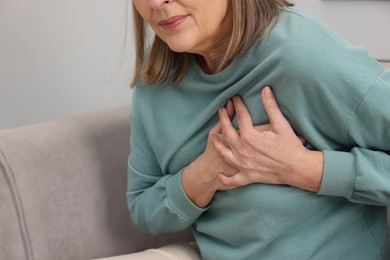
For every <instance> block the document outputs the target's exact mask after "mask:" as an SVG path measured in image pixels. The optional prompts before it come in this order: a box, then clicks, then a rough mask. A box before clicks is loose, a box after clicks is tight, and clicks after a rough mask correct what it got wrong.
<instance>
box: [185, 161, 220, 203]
mask: <svg viewBox="0 0 390 260" xmlns="http://www.w3.org/2000/svg"><path fill="white" fill-rule="evenodd" d="M197 166H198V160H195V161H194V162H192V163H191V164H190V165H188V166H187V167H186V168H185V169H184V171H183V175H182V186H183V190H184V192H185V193H186V195H187V197H188V198H189V199H190V200H191V201H192V202H193V203H194V204H195V205H196V206H197V207H199V208H205V207H207V206H208V205H209V204H210V202H211V200H212V199H213V197H214V194H215V192H216V191H217V189H216V188H215V187H216V185H214V182H215V178H208V176H207V175H206V176H205V174H203V173H205V172H207V171H203V170H202V169H201V168H200V167H197Z"/></svg>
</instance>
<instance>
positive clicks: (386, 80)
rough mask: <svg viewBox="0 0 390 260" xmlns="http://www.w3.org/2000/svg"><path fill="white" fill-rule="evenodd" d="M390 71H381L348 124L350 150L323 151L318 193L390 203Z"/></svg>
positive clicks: (359, 201) (357, 200)
mask: <svg viewBox="0 0 390 260" xmlns="http://www.w3.org/2000/svg"><path fill="white" fill-rule="evenodd" d="M389 101H390V70H384V72H382V73H381V74H380V75H379V76H378V78H377V80H376V81H375V82H374V83H373V84H372V86H371V87H370V89H369V90H368V92H367V93H366V94H365V96H364V97H363V99H362V100H361V102H360V103H359V105H358V107H357V109H356V111H355V113H354V116H353V117H352V120H351V122H350V124H349V128H348V135H349V141H350V145H351V147H353V148H352V149H351V150H350V151H346V152H341V151H324V175H323V181H322V185H321V189H320V192H319V194H320V195H331V196H342V197H345V198H347V199H349V200H350V201H352V202H355V203H361V204H372V205H380V206H386V205H390V105H389Z"/></svg>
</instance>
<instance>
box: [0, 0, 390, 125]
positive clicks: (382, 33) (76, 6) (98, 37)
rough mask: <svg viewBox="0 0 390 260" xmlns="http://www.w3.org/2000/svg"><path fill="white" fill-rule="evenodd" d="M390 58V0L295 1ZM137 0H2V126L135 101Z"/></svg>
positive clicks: (376, 54)
mask: <svg viewBox="0 0 390 260" xmlns="http://www.w3.org/2000/svg"><path fill="white" fill-rule="evenodd" d="M293 2H295V3H296V4H297V6H298V7H302V8H305V9H308V10H310V11H312V12H313V13H315V14H316V15H317V16H319V17H320V18H322V19H323V20H325V22H326V23H327V24H328V25H329V26H331V27H332V28H333V29H335V30H336V31H337V32H339V33H340V34H341V35H343V36H344V37H346V38H347V39H349V40H350V41H352V42H353V43H355V44H358V45H363V46H365V47H366V48H367V49H368V51H369V52H370V54H371V55H372V56H373V57H374V58H377V59H381V60H390V33H389V28H390V15H389V14H390V1H388V0H385V1H375V0H366V1H364V0H363V1H362V0H359V1H353V0H293ZM130 3H131V1H130V0H115V1H112V0H67V1H59V0H34V1H28V0H0V129H4V128H11V127H17V126H23V125H27V124H32V123H37V122H42V121H47V120H52V119H56V118H60V117H66V116H71V115H74V114H78V113H84V112H90V111H96V110H100V109H104V108H107V107H112V106H117V105H123V104H130V99H131V91H130V90H129V88H128V84H129V82H130V78H131V72H132V68H133V64H132V63H131V61H132V53H131V50H132V39H131V33H130V31H131V28H130V27H131V17H130V16H131V14H130V12H129V11H130V10H129V9H130V7H129V5H130Z"/></svg>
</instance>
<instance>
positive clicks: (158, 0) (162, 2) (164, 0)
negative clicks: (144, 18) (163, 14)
mask: <svg viewBox="0 0 390 260" xmlns="http://www.w3.org/2000/svg"><path fill="white" fill-rule="evenodd" d="M145 1H147V2H149V5H150V6H151V7H153V8H154V9H161V8H164V7H165V6H167V5H169V4H171V3H172V2H173V0H145Z"/></svg>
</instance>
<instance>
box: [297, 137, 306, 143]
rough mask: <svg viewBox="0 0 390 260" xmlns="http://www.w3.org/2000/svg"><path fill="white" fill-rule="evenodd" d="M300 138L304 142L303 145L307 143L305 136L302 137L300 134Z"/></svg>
mask: <svg viewBox="0 0 390 260" xmlns="http://www.w3.org/2000/svg"><path fill="white" fill-rule="evenodd" d="M298 138H299V140H300V141H301V142H302V144H303V145H305V144H306V140H305V138H303V137H301V136H298Z"/></svg>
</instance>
